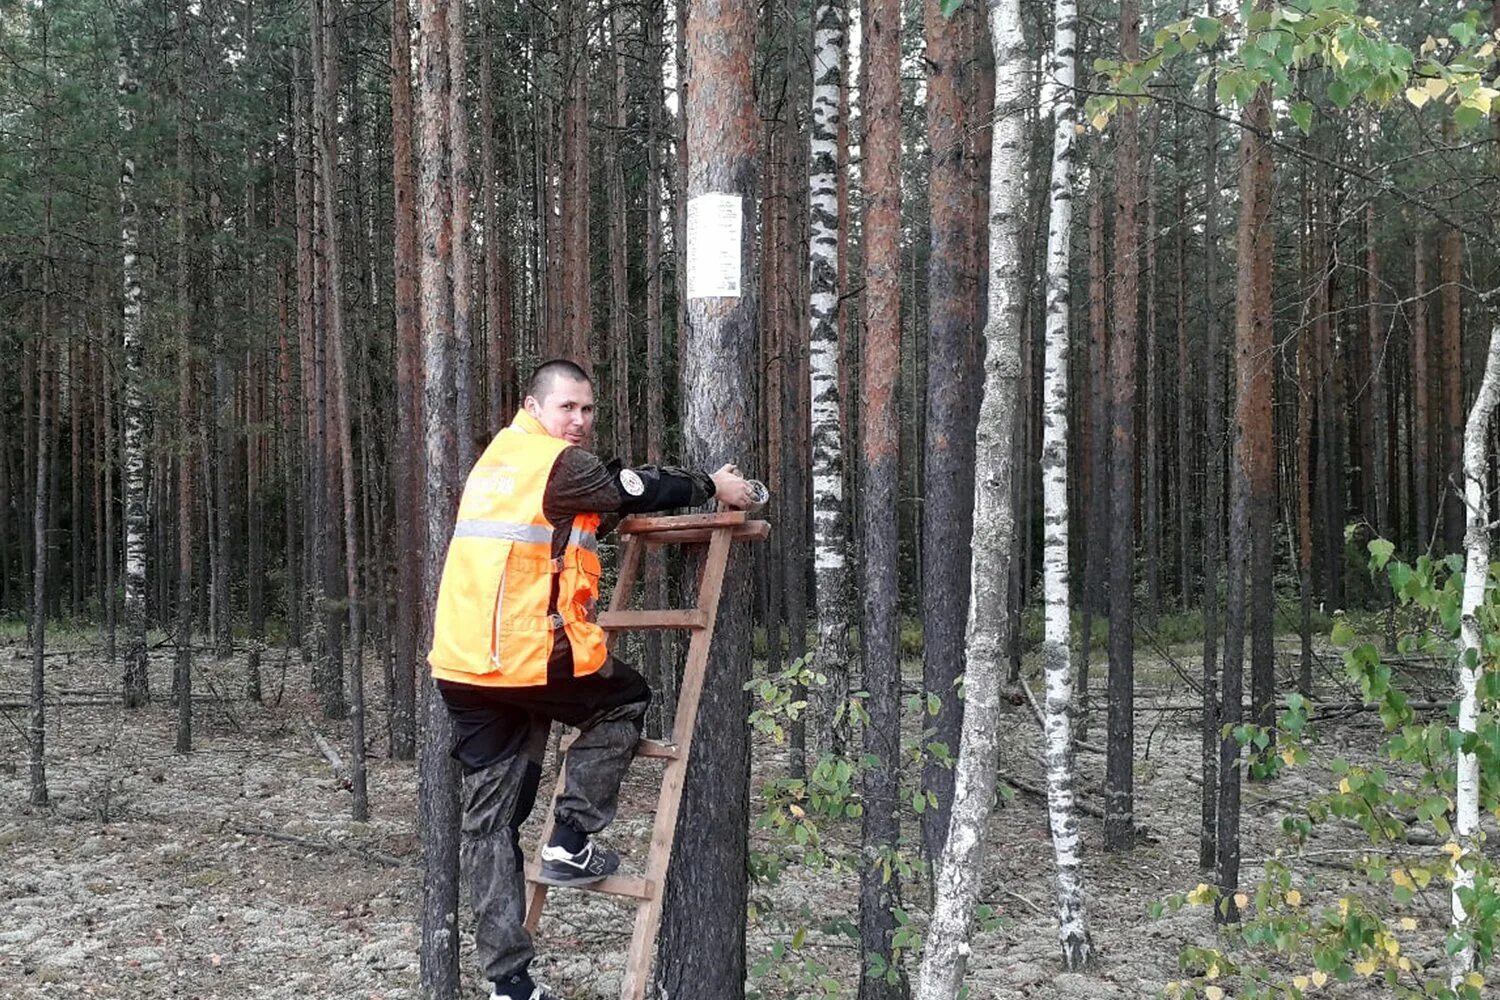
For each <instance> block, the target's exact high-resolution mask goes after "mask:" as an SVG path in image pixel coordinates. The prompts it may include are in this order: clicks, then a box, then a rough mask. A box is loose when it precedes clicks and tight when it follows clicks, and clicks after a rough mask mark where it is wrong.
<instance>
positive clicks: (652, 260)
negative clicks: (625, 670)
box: [641, 4, 785, 734]
mask: <svg viewBox="0 0 1500 1000" xmlns="http://www.w3.org/2000/svg"><path fill="white" fill-rule="evenodd" d="M641 16H642V18H643V23H644V28H645V53H644V58H643V60H642V65H643V66H645V67H648V75H647V80H648V82H649V85H650V86H649V89H648V91H647V94H648V99H647V102H646V399H645V403H646V461H647V462H650V463H653V464H660V463H661V462H662V459H663V450H664V448H663V445H664V439H665V436H666V426H665V404H664V397H665V393H666V384H667V383H666V375H665V372H664V371H663V368H664V366H665V364H666V357H665V355H664V353H663V351H664V345H663V341H662V308H663V307H662V299H663V297H662V279H663V274H662V268H663V265H662V219H661V216H662V208H661V186H662V183H663V181H664V180H666V178H664V177H663V176H662V155H661V154H662V150H661V144H662V139H663V136H662V131H663V121H662V118H663V111H664V104H663V99H664V97H663V86H664V81H663V79H662V63H663V61H664V60H665V58H666V52H665V50H664V48H663V44H662V37H663V28H664V23H663V19H664V18H665V17H666V5H665V4H660V5H657V4H653V5H651V6H650V7H649V8H648V9H646V10H645V11H643V12H642V15H641ZM781 530H785V529H781ZM645 600H647V601H649V602H650V606H651V607H653V608H663V607H666V602H667V556H666V552H665V551H664V550H663V548H662V546H660V545H652V546H649V547H648V548H647V549H646V569H645ZM664 648H665V644H664V643H663V642H662V636H661V635H660V633H657V632H648V633H646V641H645V647H644V658H645V661H646V671H647V680H648V681H650V682H651V686H652V689H653V690H655V691H658V692H659V691H661V690H662V684H661V683H660V682H661V680H662V678H663V676H664V675H666V674H671V673H673V672H674V671H675V669H676V667H675V666H669V665H667V664H666V663H665V662H664V658H663V655H662V654H663V649H664ZM652 706H653V709H652V713H651V722H652V724H654V725H655V726H656V730H655V731H656V732H657V733H660V734H665V733H666V732H667V731H668V728H667V726H666V725H665V721H666V715H667V711H666V706H664V705H663V704H662V699H661V698H660V697H658V698H653V699H652Z"/></svg>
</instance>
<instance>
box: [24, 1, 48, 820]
mask: <svg viewBox="0 0 1500 1000" xmlns="http://www.w3.org/2000/svg"><path fill="white" fill-rule="evenodd" d="M45 39H46V27H45V23H44V26H43V46H44V47H45V45H46V41H45ZM50 194H51V193H50V186H49V192H48V198H47V201H48V209H47V217H48V224H47V236H46V238H45V242H46V247H45V249H44V250H43V259H42V274H43V278H42V305H41V310H42V326H43V332H42V335H41V337H40V338H38V340H37V345H36V355H35V357H36V374H37V381H38V386H37V406H36V478H35V479H34V480H33V482H34V483H35V484H36V494H35V496H34V498H33V500H32V515H31V516H32V553H33V555H32V563H31V567H32V569H31V572H32V577H31V699H30V701H31V704H30V725H29V726H28V727H27V730H26V743H27V749H28V758H29V767H28V769H27V770H28V775H29V779H30V783H29V789H30V794H29V796H28V801H29V802H30V803H31V804H32V805H34V806H45V805H47V804H48V801H49V796H48V794H47V688H46V681H47V520H48V510H47V507H48V501H49V497H48V496H47V485H48V483H49V482H50V481H51V478H52V477H51V475H50V473H51V456H50V455H49V454H48V444H49V442H50V438H51V435H50V432H49V430H48V426H47V421H48V419H49V414H48V413H47V339H46V338H47V335H46V330H45V328H46V327H47V326H48V325H50V321H51V312H52V295H51V273H52V246H51V243H52V237H51V214H52V213H51V207H50V206H51V196H50Z"/></svg>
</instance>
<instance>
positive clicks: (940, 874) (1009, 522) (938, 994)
mask: <svg viewBox="0 0 1500 1000" xmlns="http://www.w3.org/2000/svg"><path fill="white" fill-rule="evenodd" d="M989 23H990V44H991V46H992V47H993V49H994V55H995V103H994V119H993V121H994V125H993V132H992V138H991V142H992V153H991V157H990V220H989V259H990V266H991V267H992V268H993V269H994V270H993V274H992V275H991V276H990V280H989V293H988V298H989V312H988V318H987V320H986V322H985V341H986V344H987V345H988V350H987V352H986V354H985V360H984V395H983V397H982V401H981V403H980V410H979V424H978V432H977V438H976V449H975V455H976V460H975V482H974V539H973V560H972V564H971V567H970V572H971V576H972V578H973V594H972V597H971V598H970V604H969V624H968V638H967V649H966V652H967V662H968V670H967V672H966V674H965V678H966V679H965V684H964V690H965V703H964V728H963V735H962V738H961V741H960V743H959V753H958V770H957V774H956V777H955V782H954V794H953V817H952V820H951V822H950V823H949V828H948V838H947V842H946V844H945V846H944V848H943V854H942V858H941V860H940V862H939V864H938V867H937V880H936V881H937V894H936V901H935V903H934V905H933V911H932V921H931V924H930V925H929V928H928V933H927V938H926V941H925V943H924V949H923V953H922V972H921V983H920V986H919V988H918V992H917V996H918V997H919V1000H952V998H953V997H955V996H957V994H958V990H959V987H960V985H961V984H962V982H963V978H964V970H965V967H966V965H967V960H968V954H969V948H968V939H969V932H970V928H971V923H970V921H971V919H972V916H973V912H974V904H975V902H976V900H977V899H978V895H979V884H980V873H981V870H982V866H983V861H984V849H985V835H986V829H985V828H986V826H987V823H988V819H989V814H990V808H991V804H992V802H993V800H994V794H995V778H996V766H997V761H996V759H995V746H996V742H997V740H998V738H999V710H1000V671H1001V669H1002V661H1003V658H1004V656H1005V653H1006V650H1007V648H1008V646H1009V638H1010V637H1009V635H1008V632H1009V630H1010V623H1011V616H1010V613H1009V609H1008V608H1007V607H1006V606H1005V605H1006V591H1007V586H1008V581H1009V577H1010V573H1009V570H1010V565H1009V563H1010V558H1011V557H1010V553H1011V541H1012V535H1013V533H1014V532H1015V530H1016V524H1015V511H1014V492H1013V489H1012V487H1013V481H1014V475H1015V469H1014V467H1013V462H1014V456H1015V450H1014V449H1013V448H1012V447H1011V433H1012V428H1013V427H1014V426H1015V415H1016V407H1017V404H1018V398H1017V397H1018V394H1019V386H1020V379H1021V371H1020V323H1019V320H1020V315H1021V308H1022V301H1023V298H1024V291H1023V289H1022V287H1021V270H1022V267H1021V243H1022V234H1023V232H1024V229H1025V226H1026V220H1025V219H1024V218H1023V215H1024V212H1023V209H1024V206H1025V203H1026V187H1025V170H1026V150H1025V147H1024V141H1025V122H1024V117H1023V116H1024V108H1025V105H1026V103H1027V102H1028V101H1029V100H1030V99H1031V97H1030V95H1029V93H1028V88H1027V55H1026V45H1025V38H1024V35H1023V32H1022V29H1021V6H1020V3H1019V0H991V2H990V4H989Z"/></svg>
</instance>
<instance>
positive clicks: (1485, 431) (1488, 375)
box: [1448, 322, 1500, 987]
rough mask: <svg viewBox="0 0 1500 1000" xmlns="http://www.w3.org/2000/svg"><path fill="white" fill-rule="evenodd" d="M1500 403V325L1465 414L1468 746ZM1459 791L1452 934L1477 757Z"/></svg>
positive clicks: (1465, 959) (1478, 841)
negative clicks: (1492, 438) (1492, 435)
mask: <svg viewBox="0 0 1500 1000" xmlns="http://www.w3.org/2000/svg"><path fill="white" fill-rule="evenodd" d="M1497 402H1500V322H1496V323H1495V324H1494V326H1493V327H1492V329H1491V330H1490V344H1489V351H1488V360H1487V361H1486V363H1485V368H1484V378H1483V380H1482V381H1481V382H1480V384H1479V392H1478V395H1477V396H1476V397H1475V399H1474V405H1473V407H1472V408H1471V409H1470V410H1469V418H1468V422H1467V424H1466V426H1465V427H1464V442H1463V444H1464V506H1465V507H1466V508H1467V510H1468V518H1469V523H1468V532H1467V537H1466V538H1465V547H1466V550H1467V551H1466V552H1465V557H1466V558H1465V563H1464V588H1463V602H1462V613H1463V618H1462V629H1461V632H1460V635H1459V644H1458V697H1459V702H1458V731H1459V732H1460V733H1462V734H1464V738H1465V740H1466V741H1468V740H1473V739H1474V735H1473V734H1474V733H1476V732H1477V730H1478V724H1479V679H1480V676H1481V675H1482V674H1483V672H1484V670H1485V664H1484V657H1483V653H1482V652H1481V643H1482V635H1483V633H1482V632H1481V631H1480V624H1479V613H1480V605H1482V604H1483V603H1484V591H1485V587H1486V585H1487V583H1488V580H1489V576H1490V500H1489V490H1488V486H1487V482H1488V476H1489V454H1488V450H1487V447H1486V446H1487V444H1488V438H1489V432H1490V420H1491V417H1493V416H1494V412H1495V405H1496V403H1497ZM1456 784H1457V790H1456V794H1455V796H1454V798H1455V810H1454V813H1455V814H1454V822H1453V833H1454V836H1455V838H1456V840H1457V843H1458V846H1459V848H1460V849H1461V851H1462V853H1461V854H1459V855H1458V856H1456V857H1455V858H1454V861H1455V865H1456V868H1457V873H1456V874H1455V876H1454V878H1453V889H1452V891H1451V894H1450V900H1451V907H1452V912H1453V928H1454V930H1455V931H1459V930H1461V929H1466V930H1468V931H1469V932H1470V933H1471V934H1472V932H1473V931H1474V928H1472V927H1467V928H1466V927H1465V925H1466V923H1467V921H1468V920H1469V914H1468V912H1467V909H1466V908H1465V906H1464V904H1463V902H1462V901H1461V900H1460V899H1459V894H1460V893H1463V892H1472V891H1473V889H1474V868H1475V864H1476V862H1475V861H1474V860H1473V859H1472V858H1471V857H1470V856H1471V855H1478V854H1479V853H1480V852H1481V851H1482V850H1483V838H1482V837H1481V836H1480V833H1479V785H1480V770H1479V758H1478V757H1477V756H1476V755H1475V754H1473V753H1471V752H1467V751H1464V750H1460V751H1459V752H1458V767H1457V780H1456ZM1474 955H1475V949H1474V943H1473V938H1472V937H1470V938H1468V940H1467V942H1466V943H1465V944H1464V946H1463V947H1461V948H1460V949H1459V950H1458V951H1457V952H1456V953H1455V954H1453V955H1452V957H1451V958H1450V959H1449V966H1448V984H1449V985H1450V986H1453V987H1457V986H1458V985H1459V984H1460V983H1461V982H1462V981H1463V979H1464V977H1465V976H1466V975H1467V974H1468V973H1469V972H1470V971H1471V970H1472V969H1473V968H1474Z"/></svg>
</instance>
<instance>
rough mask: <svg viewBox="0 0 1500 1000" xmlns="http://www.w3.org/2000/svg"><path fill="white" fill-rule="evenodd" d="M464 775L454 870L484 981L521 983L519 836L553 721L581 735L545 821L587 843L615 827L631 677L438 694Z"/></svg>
mask: <svg viewBox="0 0 1500 1000" xmlns="http://www.w3.org/2000/svg"><path fill="white" fill-rule="evenodd" d="M438 687H439V690H440V691H441V692H442V694H443V698H444V700H445V701H446V702H447V704H448V710H449V714H450V715H451V716H452V717H453V721H454V729H455V737H456V741H455V746H454V751H453V753H454V756H455V757H457V758H458V759H459V761H460V762H461V763H462V764H463V765H464V779H463V826H462V830H463V843H462V850H461V854H460V863H461V865H462V868H463V874H464V877H465V878H466V879H467V880H468V883H469V887H470V892H471V894H472V897H473V906H474V917H475V927H474V943H475V950H476V951H477V952H478V954H479V961H480V963H481V965H482V966H483V968H484V974H485V978H487V979H489V980H491V981H492V982H494V981H501V980H504V979H506V978H508V977H510V976H513V975H518V974H524V973H525V971H526V968H527V966H528V964H529V963H530V962H531V959H532V957H533V955H534V954H535V951H534V949H533V946H532V941H531V935H530V934H528V933H527V932H526V928H525V918H526V880H525V874H524V857H523V855H522V852H521V844H520V840H519V831H520V828H521V824H523V823H524V822H526V818H527V817H528V816H529V815H530V814H531V809H532V806H533V805H534V804H535V802H536V795H537V785H538V783H539V781H540V779H541V773H542V767H541V760H542V752H543V750H544V749H545V747H546V741H547V734H548V732H549V730H550V729H551V723H552V721H553V720H556V721H559V722H562V723H564V724H566V725H571V726H577V727H578V728H579V730H580V732H579V735H578V738H577V740H575V741H574V743H573V745H572V746H571V747H570V748H569V750H568V754H567V763H566V780H565V782H564V785H563V791H562V794H561V795H559V796H558V799H557V806H556V809H555V811H554V819H555V820H556V821H557V822H559V823H565V824H567V825H568V826H571V827H572V828H573V829H575V830H577V831H579V832H580V833H586V834H593V833H597V832H599V831H600V830H602V829H604V827H605V826H606V825H608V824H609V822H610V821H611V820H612V819H614V817H615V812H616V809H617V808H618V805H619V794H620V782H621V781H623V780H624V777H625V772H626V770H627V769H628V768H629V767H630V761H631V759H632V757H634V755H635V746H636V743H637V742H638V741H639V739H640V735H641V727H642V724H643V721H644V719H645V714H646V706H647V705H648V704H649V703H650V695H651V693H650V689H649V688H648V687H647V686H646V682H645V681H644V680H643V679H642V678H641V676H640V674H638V673H636V672H635V671H634V670H633V669H631V668H630V667H628V666H626V665H625V664H623V663H620V662H619V661H617V660H613V659H611V660H610V661H609V662H608V663H607V664H606V666H605V668H604V669H603V670H601V671H600V672H599V673H598V674H593V675H590V676H588V677H578V678H564V679H560V680H559V679H554V680H550V681H548V683H547V684H545V685H542V686H539V687H535V688H479V687H473V686H469V685H460V684H445V683H440V684H439V685H438Z"/></svg>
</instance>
